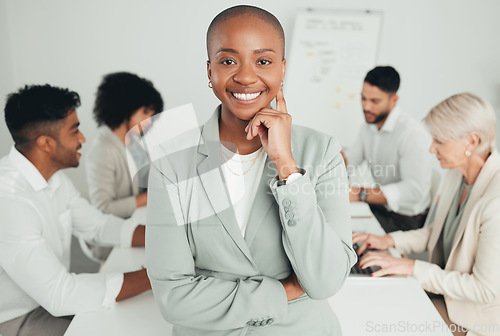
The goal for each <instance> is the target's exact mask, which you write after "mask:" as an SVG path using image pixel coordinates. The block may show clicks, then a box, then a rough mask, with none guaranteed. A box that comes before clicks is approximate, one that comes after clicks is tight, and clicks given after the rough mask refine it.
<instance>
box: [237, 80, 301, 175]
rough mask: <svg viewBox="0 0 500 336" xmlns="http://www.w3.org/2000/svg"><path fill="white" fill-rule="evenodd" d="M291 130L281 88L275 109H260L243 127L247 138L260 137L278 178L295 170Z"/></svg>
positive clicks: (290, 121) (290, 118) (289, 117)
mask: <svg viewBox="0 0 500 336" xmlns="http://www.w3.org/2000/svg"><path fill="white" fill-rule="evenodd" d="M291 130H292V117H291V116H290V115H289V114H288V112H287V109H286V102H285V98H284V96H283V88H280V90H279V91H278V94H277V95H276V110H273V109H271V108H263V109H261V110H260V111H259V112H257V114H255V116H254V117H253V118H252V119H251V120H250V122H249V123H248V125H247V127H246V128H245V132H247V139H248V140H252V139H253V138H254V137H256V136H258V137H260V141H261V143H262V147H263V148H264V150H265V151H266V153H267V155H268V156H269V158H270V159H271V160H272V161H273V163H274V165H275V166H276V169H277V170H278V174H279V175H280V179H282V178H285V177H287V176H289V175H290V174H291V173H294V172H297V165H296V163H295V160H294V158H293V155H292V146H291Z"/></svg>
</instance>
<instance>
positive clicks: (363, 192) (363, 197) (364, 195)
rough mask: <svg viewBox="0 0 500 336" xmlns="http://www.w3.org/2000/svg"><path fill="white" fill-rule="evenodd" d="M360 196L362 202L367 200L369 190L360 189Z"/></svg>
mask: <svg viewBox="0 0 500 336" xmlns="http://www.w3.org/2000/svg"><path fill="white" fill-rule="evenodd" d="M358 197H359V200H360V201H361V202H366V200H367V199H368V191H366V189H360V190H359V193H358Z"/></svg>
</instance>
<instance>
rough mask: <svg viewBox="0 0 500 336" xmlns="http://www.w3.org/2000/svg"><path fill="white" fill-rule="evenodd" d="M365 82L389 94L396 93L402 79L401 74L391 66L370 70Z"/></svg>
mask: <svg viewBox="0 0 500 336" xmlns="http://www.w3.org/2000/svg"><path fill="white" fill-rule="evenodd" d="M365 82H366V83H368V84H370V85H372V86H376V87H378V88H379V89H380V90H382V91H384V92H387V93H396V92H398V89H399V84H400V83H401V79H400V78H399V73H398V72H397V71H396V69H394V68H393V67H391V66H378V67H375V68H373V69H372V70H370V71H369V72H368V73H367V74H366V77H365Z"/></svg>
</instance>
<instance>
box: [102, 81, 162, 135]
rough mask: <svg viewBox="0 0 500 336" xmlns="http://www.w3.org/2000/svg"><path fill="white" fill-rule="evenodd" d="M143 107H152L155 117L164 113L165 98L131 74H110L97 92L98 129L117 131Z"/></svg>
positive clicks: (145, 82)
mask: <svg viewBox="0 0 500 336" xmlns="http://www.w3.org/2000/svg"><path fill="white" fill-rule="evenodd" d="M141 107H147V108H151V109H153V110H154V111H155V114H156V113H158V112H161V111H162V110H163V99H162V98H161V95H160V93H159V92H158V91H157V90H156V89H155V87H154V86H153V83H152V82H151V81H149V80H147V79H145V78H141V77H139V76H137V75H135V74H132V73H128V72H116V73H111V74H108V75H106V76H104V78H103V80H102V82H101V84H100V85H99V88H98V89H97V94H96V100H95V105H94V119H95V121H96V122H97V124H98V125H99V126H101V125H107V126H108V127H109V128H111V129H116V128H118V127H119V126H120V125H121V124H122V123H123V122H126V121H128V120H130V118H131V117H132V115H133V114H134V112H135V111H137V110H138V109H140V108H141Z"/></svg>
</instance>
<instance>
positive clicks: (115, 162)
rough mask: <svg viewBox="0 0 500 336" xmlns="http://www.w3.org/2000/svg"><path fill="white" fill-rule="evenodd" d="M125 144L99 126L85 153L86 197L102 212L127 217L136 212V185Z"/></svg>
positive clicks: (105, 128)
mask: <svg viewBox="0 0 500 336" xmlns="http://www.w3.org/2000/svg"><path fill="white" fill-rule="evenodd" d="M125 153H126V152H125V145H124V144H123V143H122V142H121V141H120V139H118V137H117V136H116V135H115V134H114V133H113V132H112V131H111V129H110V128H109V127H107V126H101V127H100V128H99V130H98V134H97V137H96V138H95V139H94V141H93V142H92V145H91V146H90V149H89V152H88V154H87V161H86V165H87V183H88V185H89V198H90V201H91V203H92V204H93V205H95V206H96V207H97V208H98V209H99V210H101V211H102V212H104V213H110V214H113V215H115V216H118V217H122V218H128V217H130V216H132V214H133V213H134V211H135V208H136V203H135V195H137V193H138V188H137V187H136V186H134V184H133V183H132V179H131V178H130V172H129V168H128V163H127V157H126V154H125Z"/></svg>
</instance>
